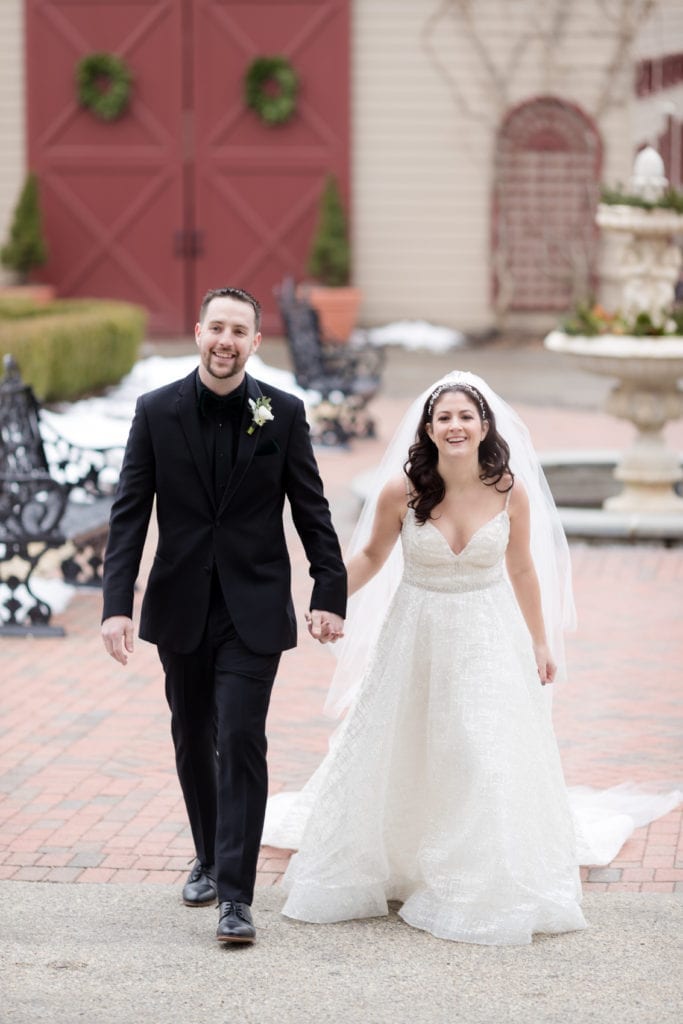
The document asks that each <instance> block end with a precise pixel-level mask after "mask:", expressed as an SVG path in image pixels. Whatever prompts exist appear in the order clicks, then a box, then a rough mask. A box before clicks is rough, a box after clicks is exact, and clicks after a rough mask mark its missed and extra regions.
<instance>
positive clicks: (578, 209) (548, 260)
mask: <svg viewBox="0 0 683 1024" xmlns="http://www.w3.org/2000/svg"><path fill="white" fill-rule="evenodd" d="M601 163H602V147H601V143H600V137H599V135H598V132H597V130H596V128H595V126H594V125H593V123H592V122H591V121H590V119H589V118H588V116H587V115H586V114H584V113H583V112H582V111H581V110H579V108H578V107H576V106H573V105H572V104H570V103H567V102H566V101H564V100H560V99H556V98H554V97H541V98H537V99H534V100H530V101H528V102H526V103H523V104H521V105H520V106H518V107H515V108H514V109H513V110H511V111H510V112H509V113H508V114H507V116H506V117H505V120H504V121H503V124H502V126H501V128H500V131H499V133H498V138H497V140H496V153H495V165H494V192H493V204H494V205H493V218H492V224H493V253H492V256H493V290H494V305H495V307H496V310H497V311H498V313H499V314H504V313H506V312H508V311H510V312H522V311H524V312H541V311H560V310H565V309H568V308H570V307H571V306H572V305H573V304H574V303H575V302H576V301H577V299H580V298H582V297H585V296H586V295H587V294H588V293H589V292H590V291H591V290H592V288H593V287H594V283H595V280H594V279H595V262H596V256H597V232H596V228H595V208H596V204H597V202H598V198H599V195H598V192H599V182H600V170H601Z"/></svg>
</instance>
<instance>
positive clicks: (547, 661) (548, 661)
mask: <svg viewBox="0 0 683 1024" xmlns="http://www.w3.org/2000/svg"><path fill="white" fill-rule="evenodd" d="M534 656H535V658H536V668H537V669H538V678H539V679H540V680H541V686H545V685H546V683H552V682H554V681H555V675H556V673H557V665H556V664H555V662H554V661H553V656H552V654H551V653H550V651H549V649H548V647H547V645H546V644H539V645H538V646H537V647H536V646H535V647H534Z"/></svg>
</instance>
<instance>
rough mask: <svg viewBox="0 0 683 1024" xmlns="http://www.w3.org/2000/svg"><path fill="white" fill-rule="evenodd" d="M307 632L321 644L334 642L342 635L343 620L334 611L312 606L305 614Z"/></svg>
mask: <svg viewBox="0 0 683 1024" xmlns="http://www.w3.org/2000/svg"><path fill="white" fill-rule="evenodd" d="M306 623H307V625H308V632H309V633H310V634H311V636H312V637H313V639H314V640H317V641H318V642H319V643H321V644H334V643H336V642H337V640H341V638H342V637H343V636H344V620H343V619H342V617H341V616H340V615H336V614H335V613H334V612H324V611H318V610H317V609H316V608H312V609H311V611H310V614H308V615H307V616H306Z"/></svg>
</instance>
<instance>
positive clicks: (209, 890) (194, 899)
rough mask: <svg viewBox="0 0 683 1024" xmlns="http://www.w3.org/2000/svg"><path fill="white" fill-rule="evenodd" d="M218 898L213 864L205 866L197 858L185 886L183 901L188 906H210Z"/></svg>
mask: <svg viewBox="0 0 683 1024" xmlns="http://www.w3.org/2000/svg"><path fill="white" fill-rule="evenodd" d="M217 898H218V891H217V889H216V879H215V878H214V873H213V865H211V867H204V865H203V864H200V863H199V861H198V860H196V861H195V862H194V864H193V865H192V871H190V873H189V875H188V876H187V881H186V882H185V885H184V886H183V903H184V904H185V906H186V907H210V906H211V905H212V904H213V903H215V902H216V899H217Z"/></svg>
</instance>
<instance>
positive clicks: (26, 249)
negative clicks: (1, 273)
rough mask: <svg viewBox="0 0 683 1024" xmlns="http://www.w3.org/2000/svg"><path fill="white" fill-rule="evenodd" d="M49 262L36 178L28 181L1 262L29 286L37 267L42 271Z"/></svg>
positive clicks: (33, 177) (18, 203) (31, 175)
mask: <svg viewBox="0 0 683 1024" xmlns="http://www.w3.org/2000/svg"><path fill="white" fill-rule="evenodd" d="M46 260H47V246H46V245H45V239H44V237H43V228H42V223H41V216H40V202H39V196H38V179H37V178H36V176H35V174H29V175H28V177H27V178H26V182H25V184H24V187H23V189H22V190H21V195H20V196H19V201H18V202H17V205H16V208H15V211H14V219H13V220H12V226H11V228H10V232H9V239H8V241H7V244H6V245H4V246H3V248H2V249H1V250H0V261H2V264H3V266H5V267H7V268H8V269H9V270H15V271H16V272H17V274H18V275H19V280H20V281H21V282H22V283H25V282H26V281H27V279H28V273H29V271H30V270H32V269H33V267H40V266H42V265H43V263H45V261H46Z"/></svg>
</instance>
